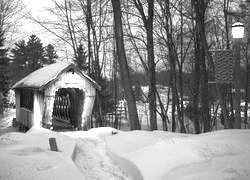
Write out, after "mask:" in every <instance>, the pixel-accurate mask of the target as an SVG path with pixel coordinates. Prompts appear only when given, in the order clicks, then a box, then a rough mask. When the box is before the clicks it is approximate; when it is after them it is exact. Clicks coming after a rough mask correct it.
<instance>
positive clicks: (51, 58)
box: [45, 44, 58, 64]
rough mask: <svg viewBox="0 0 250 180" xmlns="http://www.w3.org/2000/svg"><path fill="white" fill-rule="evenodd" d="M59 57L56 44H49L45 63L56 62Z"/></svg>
mask: <svg viewBox="0 0 250 180" xmlns="http://www.w3.org/2000/svg"><path fill="white" fill-rule="evenodd" d="M57 58H58V55H57V54H56V51H55V48H54V46H53V45H51V44H48V45H47V46H46V47H45V63H46V64H52V63H54V62H55V60H56V59H57Z"/></svg>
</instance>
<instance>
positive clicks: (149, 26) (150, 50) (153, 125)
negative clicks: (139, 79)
mask: <svg viewBox="0 0 250 180" xmlns="http://www.w3.org/2000/svg"><path fill="white" fill-rule="evenodd" d="M133 3H134V5H135V7H136V9H137V10H138V12H139V13H140V16H141V19H142V21H143V26H144V28H145V30H146V34H147V65H148V72H147V76H148V83H149V92H148V100H149V114H150V129H151V130H156V129H157V118H156V79H155V66H156V64H155V60H154V59H155V58H154V39H153V20H154V0H151V1H147V15H146V14H145V12H144V8H143V4H142V2H141V1H140V0H133Z"/></svg>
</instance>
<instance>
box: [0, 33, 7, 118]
mask: <svg viewBox="0 0 250 180" xmlns="http://www.w3.org/2000/svg"><path fill="white" fill-rule="evenodd" d="M4 40H5V38H4V32H3V31H2V29H0V114H3V105H4V103H5V102H6V100H7V99H6V97H7V91H8V88H9V72H8V65H9V58H8V57H7V51H8V49H6V48H5V47H4Z"/></svg>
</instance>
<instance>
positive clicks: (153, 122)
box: [146, 0, 157, 130]
mask: <svg viewBox="0 0 250 180" xmlns="http://www.w3.org/2000/svg"><path fill="white" fill-rule="evenodd" d="M153 17H154V1H153V0H151V1H148V20H147V24H146V25H147V26H146V29H147V52H148V70H149V71H148V73H149V93H148V100H149V114H150V129H151V130H157V119H156V82H155V61H154V40H153Z"/></svg>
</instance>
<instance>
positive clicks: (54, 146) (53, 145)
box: [49, 138, 58, 151]
mask: <svg viewBox="0 0 250 180" xmlns="http://www.w3.org/2000/svg"><path fill="white" fill-rule="evenodd" d="M49 145H50V150H51V151H58V148H57V144H56V138H49Z"/></svg>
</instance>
